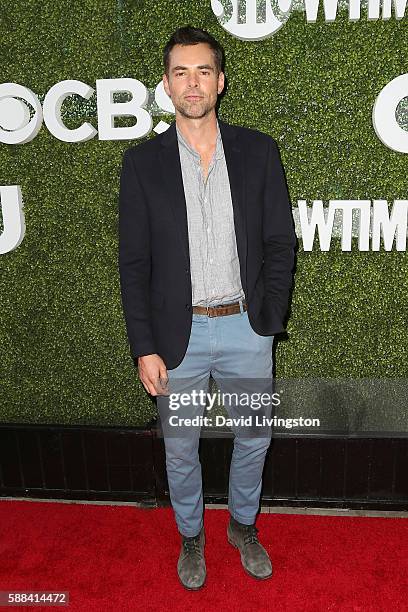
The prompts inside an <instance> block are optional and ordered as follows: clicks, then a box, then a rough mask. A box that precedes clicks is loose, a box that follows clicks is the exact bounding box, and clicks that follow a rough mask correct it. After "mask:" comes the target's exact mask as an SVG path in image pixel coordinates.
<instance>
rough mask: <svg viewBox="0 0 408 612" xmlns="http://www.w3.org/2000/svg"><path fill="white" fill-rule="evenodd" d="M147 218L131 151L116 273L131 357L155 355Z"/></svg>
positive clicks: (127, 156) (121, 207) (126, 164)
mask: <svg viewBox="0 0 408 612" xmlns="http://www.w3.org/2000/svg"><path fill="white" fill-rule="evenodd" d="M150 249H151V244H150V229H149V216H148V210H147V205H146V201H145V197H144V194H143V191H142V188H141V185H140V181H139V179H138V176H137V172H136V168H135V164H134V161H133V160H132V157H131V149H127V150H126V151H125V153H124V155H123V161H122V171H121V176H120V190H119V273H120V287H121V296H122V305H123V311H124V316H125V322H126V329H127V334H128V338H129V344H130V351H131V354H132V357H134V358H135V357H140V356H142V355H150V354H152V353H156V352H157V351H156V347H155V343H154V339H153V333H152V326H151V314H150V313H151V309H150V272H151V252H150Z"/></svg>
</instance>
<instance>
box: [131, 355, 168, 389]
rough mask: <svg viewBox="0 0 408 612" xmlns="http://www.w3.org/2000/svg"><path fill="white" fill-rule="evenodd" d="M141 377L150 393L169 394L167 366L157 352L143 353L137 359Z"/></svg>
mask: <svg viewBox="0 0 408 612" xmlns="http://www.w3.org/2000/svg"><path fill="white" fill-rule="evenodd" d="M137 364H138V369H139V378H140V380H141V381H142V384H143V386H144V388H145V389H146V391H147V392H148V393H150V395H154V396H156V395H169V390H168V385H167V383H168V380H169V377H168V375H167V368H166V365H165V363H164V361H163V359H162V358H161V357H160V355H158V354H157V353H152V354H151V355H142V356H141V357H138V360H137Z"/></svg>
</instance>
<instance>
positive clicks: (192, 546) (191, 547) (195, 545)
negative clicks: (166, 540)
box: [183, 538, 202, 556]
mask: <svg viewBox="0 0 408 612" xmlns="http://www.w3.org/2000/svg"><path fill="white" fill-rule="evenodd" d="M183 546H184V548H185V550H186V552H188V553H192V552H195V553H197V554H198V555H200V556H202V552H201V548H200V540H199V538H193V539H191V540H184V541H183Z"/></svg>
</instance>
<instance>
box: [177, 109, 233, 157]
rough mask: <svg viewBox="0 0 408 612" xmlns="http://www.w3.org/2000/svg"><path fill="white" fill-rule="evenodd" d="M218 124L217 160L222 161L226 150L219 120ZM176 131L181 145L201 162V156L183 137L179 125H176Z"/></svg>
mask: <svg viewBox="0 0 408 612" xmlns="http://www.w3.org/2000/svg"><path fill="white" fill-rule="evenodd" d="M216 123H217V140H216V143H215V159H222V157H223V156H224V149H223V146H222V138H221V131H220V126H219V124H218V119H217V120H216ZM176 131H177V139H178V141H179V143H181V144H182V145H183V146H184V147H185V148H186V149H187V150H188V151H189V152H190V153H191V154H192V155H193V156H194V157H196V158H197V159H198V161H199V160H200V154H199V153H198V152H197V151H196V150H195V149H193V148H192V147H191V146H190V145H189V144H188V142H187V141H186V139H185V138H184V137H183V135H182V133H181V131H180V130H179V128H178V126H177V123H176Z"/></svg>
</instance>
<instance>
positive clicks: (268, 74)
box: [0, 0, 408, 425]
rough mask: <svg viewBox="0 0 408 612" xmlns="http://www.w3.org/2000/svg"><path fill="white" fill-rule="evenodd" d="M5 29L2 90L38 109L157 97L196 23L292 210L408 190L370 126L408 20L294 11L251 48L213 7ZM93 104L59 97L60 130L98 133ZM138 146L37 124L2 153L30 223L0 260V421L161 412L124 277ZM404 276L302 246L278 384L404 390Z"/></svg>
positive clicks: (10, 15)
mask: <svg viewBox="0 0 408 612" xmlns="http://www.w3.org/2000/svg"><path fill="white" fill-rule="evenodd" d="M0 23H1V25H0V47H1V49H0V51H1V52H0V62H1V79H2V82H8V81H11V82H16V83H20V84H22V85H25V86H27V87H29V88H31V89H32V90H33V91H34V92H35V93H37V95H39V96H40V99H42V97H43V96H44V94H45V93H46V92H47V91H48V89H49V88H50V87H51V86H52V85H54V84H55V83H57V82H59V81H61V80H63V79H79V80H82V81H84V82H86V83H88V84H89V85H91V86H92V87H95V80H96V79H100V78H117V77H134V78H137V79H139V80H141V81H142V82H143V83H144V84H145V85H146V86H147V87H148V88H149V89H150V90H152V89H153V88H154V87H155V86H156V85H157V83H158V82H159V81H160V80H161V78H162V63H161V62H162V48H163V46H164V44H165V43H166V41H167V39H168V37H169V36H170V34H171V33H172V32H173V31H174V29H176V28H177V27H179V26H180V25H186V24H191V25H195V26H198V27H203V28H205V29H207V30H208V31H210V32H211V33H212V34H214V35H215V36H216V37H217V38H218V39H219V40H220V42H221V44H222V45H223V46H224V48H225V52H226V58H227V64H226V75H227V77H228V81H229V89H228V92H227V95H226V96H225V97H224V99H223V101H222V104H221V107H220V117H221V118H222V119H224V120H225V121H228V122H231V123H235V124H241V125H244V126H247V127H252V128H256V129H259V130H261V131H264V132H267V133H269V134H271V135H272V136H273V137H274V138H275V139H276V140H277V141H278V143H279V146H280V150H281V156H282V160H283V163H284V166H285V169H286V175H287V180H288V185H289V190H290V195H291V199H292V203H293V205H296V204H297V200H298V199H307V200H312V199H323V200H325V201H328V200H329V199H340V198H344V199H388V200H389V201H390V202H392V201H393V200H394V199H405V198H406V197H407V196H408V185H407V157H406V156H405V155H403V154H400V153H396V152H393V151H391V150H390V149H388V148H386V147H385V146H384V145H383V144H382V143H381V142H380V141H379V139H378V138H377V136H376V134H375V131H374V128H373V126H372V122H371V113H372V108H373V104H374V101H375V98H376V96H377V95H378V93H379V91H380V90H381V89H382V88H383V87H384V86H385V85H386V84H387V83H388V82H389V81H390V80H392V79H393V78H395V77H396V76H398V75H399V74H402V73H403V72H404V71H407V66H408V52H407V47H406V44H405V42H406V35H407V21H406V19H402V20H400V21H397V20H395V19H394V18H391V19H390V20H389V21H367V19H366V12H365V11H364V10H363V11H362V18H361V20H360V21H357V22H353V23H352V22H349V21H348V19H347V11H346V10H345V9H342V11H341V14H340V16H339V17H338V18H337V20H336V21H335V22H334V23H325V22H324V18H323V16H322V12H321V11H320V10H319V16H318V21H317V23H315V24H307V23H306V21H305V16H304V13H303V12H300V11H297V12H294V13H293V14H292V15H291V17H290V18H289V20H288V22H287V23H286V24H285V25H284V26H283V27H282V28H281V29H280V30H279V31H278V32H277V33H276V34H275V35H274V36H272V37H271V38H267V39H265V40H263V41H257V42H244V41H241V40H239V39H237V38H234V37H233V36H231V35H230V34H229V33H228V32H226V31H225V30H224V29H223V28H222V26H221V25H220V24H219V23H218V21H217V19H216V18H215V16H214V14H213V13H212V10H211V6H210V1H209V0H208V1H204V0H202V1H200V2H198V1H197V2H194V1H192V0H179V1H178V2H176V3H175V2H173V1H170V0H159V1H153V0H146V1H142V0H140V1H136V0H133V1H130V0H127V1H125V0H122V1H120V0H118V1H117V2H115V1H114V0H110V1H109V0H98V2H93V1H91V0H82V2H80V3H79V2H78V3H69V4H68V5H67V4H64V3H60V2H54V1H51V0H43V2H42V3H40V4H39V3H38V2H37V1H36V0H23V1H22V2H19V3H17V4H16V3H14V2H11V0H3V2H2V9H1V22H0ZM95 109H96V107H95V100H93V101H92V100H91V101H90V102H89V103H87V104H85V103H81V102H80V100H77V101H76V102H75V101H73V102H71V103H67V104H66V105H65V106H64V115H65V120H66V123H67V124H68V125H70V126H72V127H75V126H78V125H80V123H82V122H83V121H84V120H88V121H90V122H91V123H92V124H93V125H94V126H95V127H97V121H96V110H95ZM401 116H402V117H404V113H402V115H401ZM160 119H163V120H168V121H170V120H172V117H171V116H166V115H164V116H159V114H158V113H157V114H156V116H154V124H156V123H157V122H158V121H159V120H160ZM150 137H152V138H154V137H155V135H154V133H153V132H152V133H151V134H150V135H149V138H150ZM134 143H135V141H133V142H130V141H116V142H106V141H99V140H98V138H97V137H96V138H94V139H92V140H90V141H88V142H85V143H82V144H70V143H63V142H60V141H59V140H57V139H56V138H54V137H53V136H52V135H51V134H50V133H49V132H48V130H47V129H46V127H45V126H44V125H43V127H42V129H41V131H40V133H39V134H38V135H37V136H36V138H35V139H34V140H33V141H31V142H30V143H27V144H23V145H5V144H1V145H0V172H1V175H0V180H1V184H2V185H12V184H18V185H21V188H22V193H23V199H24V211H25V219H26V227H27V230H26V236H25V238H24V240H23V242H22V243H21V245H20V246H19V247H18V248H17V249H16V250H14V251H13V252H11V253H8V254H5V255H2V256H0V368H1V389H0V391H1V395H0V419H1V421H3V422H21V423H23V422H25V423H61V424H62V423H66V424H68V423H78V424H112V425H141V424H143V423H146V422H147V421H148V420H149V419H150V418H151V417H152V416H153V415H154V414H155V411H156V409H155V404H154V402H153V401H152V399H151V398H150V397H149V396H148V395H147V394H146V393H145V391H144V389H143V387H142V385H141V384H140V382H139V381H138V380H137V373H136V369H135V367H134V365H133V362H132V360H131V358H130V353H129V350H128V345H127V337H126V333H125V327H124V321H123V315H122V310H121V303H120V292H119V276H118V269H117V247H118V245H117V220H118V188H119V173H120V168H121V160H122V153H123V151H124V149H125V148H127V147H128V146H129V145H131V144H134ZM0 229H2V228H1V227H0ZM300 245H301V241H300ZM407 264H408V259H407V254H406V253H405V252H404V253H403V252H395V251H392V252H388V253H386V252H384V251H380V252H377V253H373V252H368V253H360V252H358V250H357V249H356V247H355V246H354V247H353V250H352V252H350V253H342V252H341V250H340V246H339V241H338V239H336V240H335V241H334V246H333V248H332V249H331V251H329V252H326V253H322V252H320V251H319V250H317V249H316V250H314V251H313V252H308V253H305V252H303V251H302V248H300V250H299V253H298V261H297V273H296V284H295V291H294V295H293V303H292V314H291V318H290V321H289V325H288V338H287V339H286V340H284V341H281V342H279V344H278V348H277V354H276V360H277V376H280V377H300V378H301V377H305V378H313V377H320V378H327V379H332V378H349V379H356V378H357V379H358V378H364V377H367V378H399V379H403V378H406V377H407V375H408V315H407V300H408V280H407V278H408V277H407V271H408V265H407ZM387 418H388V417H387V414H386V413H384V423H385V421H386V419H387Z"/></svg>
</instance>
